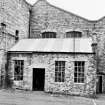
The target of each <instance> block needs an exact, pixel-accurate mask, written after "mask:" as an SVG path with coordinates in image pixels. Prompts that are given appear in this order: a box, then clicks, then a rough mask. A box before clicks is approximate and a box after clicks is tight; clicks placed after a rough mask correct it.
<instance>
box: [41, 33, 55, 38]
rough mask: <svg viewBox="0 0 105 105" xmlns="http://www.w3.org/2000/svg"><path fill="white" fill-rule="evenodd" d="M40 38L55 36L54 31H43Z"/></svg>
mask: <svg viewBox="0 0 105 105" xmlns="http://www.w3.org/2000/svg"><path fill="white" fill-rule="evenodd" d="M42 38H56V32H43V33H42Z"/></svg>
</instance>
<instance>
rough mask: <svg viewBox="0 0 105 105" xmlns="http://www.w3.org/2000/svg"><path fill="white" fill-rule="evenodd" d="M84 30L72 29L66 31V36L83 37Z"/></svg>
mask: <svg viewBox="0 0 105 105" xmlns="http://www.w3.org/2000/svg"><path fill="white" fill-rule="evenodd" d="M81 37H82V32H79V31H70V32H66V38H81Z"/></svg>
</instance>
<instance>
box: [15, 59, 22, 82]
mask: <svg viewBox="0 0 105 105" xmlns="http://www.w3.org/2000/svg"><path fill="white" fill-rule="evenodd" d="M23 69H24V61H23V60H15V61H14V80H17V81H18V80H23Z"/></svg>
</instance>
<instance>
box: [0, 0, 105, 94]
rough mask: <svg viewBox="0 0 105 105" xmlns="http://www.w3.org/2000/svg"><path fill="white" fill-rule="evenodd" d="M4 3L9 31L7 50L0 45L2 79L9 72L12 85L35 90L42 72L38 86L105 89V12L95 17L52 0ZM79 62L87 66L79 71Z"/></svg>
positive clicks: (68, 90) (84, 90) (3, 21)
mask: <svg viewBox="0 0 105 105" xmlns="http://www.w3.org/2000/svg"><path fill="white" fill-rule="evenodd" d="M0 5H1V7H2V9H1V10H2V11H0V16H1V17H0V22H1V26H2V27H1V30H0V31H1V33H2V34H1V38H3V36H4V35H3V33H5V36H7V37H9V39H7V37H6V38H4V39H5V41H4V42H3V41H1V42H2V43H3V44H4V46H3V45H2V44H1V45H0V46H1V49H2V48H3V49H4V50H5V51H4V50H3V53H2V50H1V51H0V53H1V54H3V57H4V59H3V58H2V57H1V58H0V59H1V62H0V65H1V67H0V68H1V72H0V74H1V77H2V75H3V78H4V79H3V80H2V79H0V80H1V83H2V81H4V82H3V83H4V85H5V83H6V81H5V80H6V79H5V78H7V77H8V79H9V80H10V81H12V86H13V87H16V88H22V89H29V90H34V89H35V88H36V87H34V86H35V85H33V84H36V83H34V81H35V82H36V81H37V78H36V77H37V76H36V74H37V75H38V76H39V77H40V75H42V76H41V77H40V78H41V80H40V79H39V80H38V81H42V84H38V86H37V89H40V88H41V90H45V91H46V92H60V93H66V94H67V93H68V94H79V95H86V94H94V93H96V92H97V93H102V92H105V70H104V68H105V65H104V64H105V57H104V56H105V55H104V52H105V51H104V50H105V41H104V40H105V37H104V34H105V17H103V18H101V19H99V20H97V21H90V20H87V19H85V18H83V17H80V16H78V15H76V14H73V13H71V12H68V11H65V10H63V9H61V8H58V7H56V6H53V5H51V4H50V3H49V2H48V1H47V0H37V2H36V3H35V4H34V5H32V6H31V5H29V4H28V3H27V2H26V1H25V0H15V1H14V0H1V2H0ZM4 31H5V32H4ZM10 36H11V37H10ZM18 41H19V42H18ZM7 42H8V44H7ZM15 43H16V45H15ZM70 43H71V44H70ZM79 45H80V46H79ZM82 45H83V46H82ZM52 46H53V47H52ZM44 48H45V49H44ZM69 48H70V49H69ZM85 48H86V49H85ZM4 52H5V55H4ZM7 52H8V53H7ZM7 55H8V56H7ZM4 62H5V63H4ZM85 62H86V63H85ZM2 65H4V66H3V68H2ZM6 65H7V66H6ZM13 65H14V66H13ZM59 65H60V66H59ZM77 65H78V66H77ZM5 66H6V67H7V68H6V67H5ZM75 66H76V67H75ZM35 68H36V69H35ZM76 68H78V70H77V71H79V69H80V71H84V72H80V73H79V72H77V73H75V69H76ZM83 68H84V70H83ZM56 70H57V71H56ZM41 71H42V72H41ZM32 72H33V74H32ZM59 72H60V73H59ZM61 72H62V73H61ZM57 73H58V74H57ZM16 74H19V75H17V76H15V75H16ZM7 75H8V76H7ZM57 75H59V76H57ZM75 75H78V76H77V77H78V78H74V77H75ZM79 75H80V76H79ZM81 75H82V76H81ZM56 76H57V78H55V77H56ZM62 77H64V78H62ZM33 80H34V81H33ZM44 80H45V81H44ZM54 80H55V82H54ZM32 81H33V82H32ZM75 82H77V83H75ZM44 83H45V84H44Z"/></svg>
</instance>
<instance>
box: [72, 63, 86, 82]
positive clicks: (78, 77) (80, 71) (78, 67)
mask: <svg viewBox="0 0 105 105" xmlns="http://www.w3.org/2000/svg"><path fill="white" fill-rule="evenodd" d="M84 69H85V62H84V61H75V62H74V82H76V83H84Z"/></svg>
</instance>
